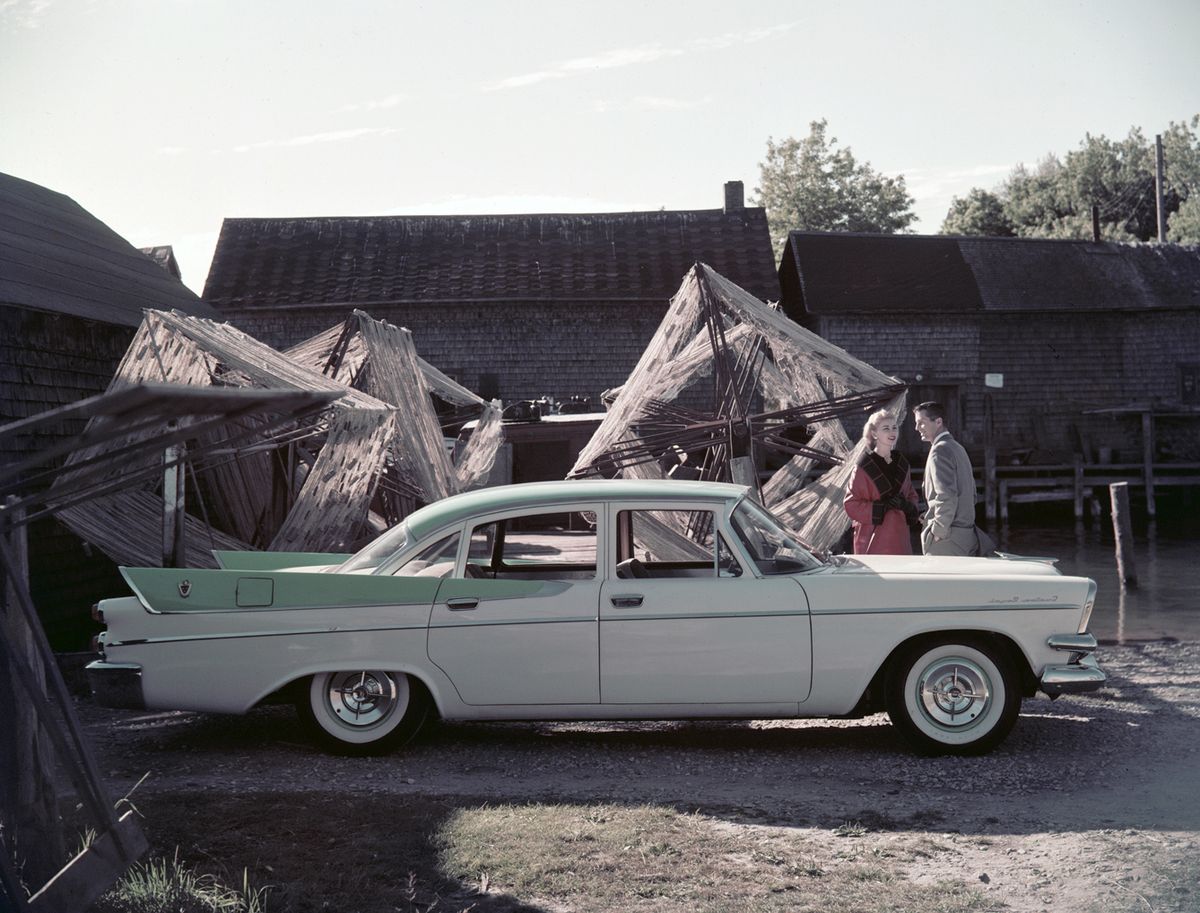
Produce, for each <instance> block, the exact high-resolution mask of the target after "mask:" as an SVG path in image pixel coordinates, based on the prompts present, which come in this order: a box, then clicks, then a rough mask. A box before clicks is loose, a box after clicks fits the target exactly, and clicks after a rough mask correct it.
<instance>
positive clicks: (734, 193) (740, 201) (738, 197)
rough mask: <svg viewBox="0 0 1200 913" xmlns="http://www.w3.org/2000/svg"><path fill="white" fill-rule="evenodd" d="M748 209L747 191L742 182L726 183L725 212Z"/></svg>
mask: <svg viewBox="0 0 1200 913" xmlns="http://www.w3.org/2000/svg"><path fill="white" fill-rule="evenodd" d="M745 208H746V191H745V189H744V188H743V187H742V182H741V181H726V182H725V211H726V212H732V211H733V210H735V209H745Z"/></svg>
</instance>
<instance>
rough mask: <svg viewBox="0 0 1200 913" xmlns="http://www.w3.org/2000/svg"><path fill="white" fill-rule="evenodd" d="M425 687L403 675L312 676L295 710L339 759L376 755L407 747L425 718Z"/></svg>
mask: <svg viewBox="0 0 1200 913" xmlns="http://www.w3.org/2000/svg"><path fill="white" fill-rule="evenodd" d="M429 704H430V701H429V696H428V694H427V693H426V692H425V689H424V687H423V686H422V685H421V684H420V683H419V682H416V681H414V680H412V679H410V678H409V677H408V676H407V675H405V674H404V673H403V672H382V671H378V670H374V669H358V670H352V671H345V672H323V673H321V674H319V675H314V676H313V677H312V680H311V681H310V682H309V686H308V688H307V689H305V691H304V694H303V696H302V697H301V698H300V700H298V701H297V704H296V708H297V710H298V711H299V713H300V717H301V719H303V720H304V721H305V722H306V723H307V724H308V726H309V728H310V730H311V731H312V732H313V734H314V735H315V736H316V737H317V738H318V739H319V740H320V741H321V742H323V743H324V744H325V745H326V746H327V747H329V748H331V749H332V750H334V751H337V752H339V753H341V754H357V755H361V754H378V753H382V752H385V751H390V750H392V749H395V748H399V747H400V746H401V745H404V744H406V743H407V742H409V741H410V740H411V739H412V737H413V736H414V735H416V734H417V731H418V730H419V729H420V728H421V726H422V724H423V723H424V722H425V719H426V717H427V716H428V715H429Z"/></svg>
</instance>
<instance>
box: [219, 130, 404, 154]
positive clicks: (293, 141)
mask: <svg viewBox="0 0 1200 913" xmlns="http://www.w3.org/2000/svg"><path fill="white" fill-rule="evenodd" d="M398 132H399V130H398V128H396V127H356V128H354V129H352V130H331V131H329V132H328V133H309V134H306V135H304V136H293V137H290V138H289V139H269V140H263V141H262V142H258V143H245V144H243V145H241V146H234V147H233V151H234V152H251V151H254V150H256V149H279V148H286V147H292V146H312V145H316V144H317V143H344V142H347V141H349V140H356V139H362V138H363V137H365V136H387V135H388V134H389V133H398Z"/></svg>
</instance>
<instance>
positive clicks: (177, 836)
mask: <svg viewBox="0 0 1200 913" xmlns="http://www.w3.org/2000/svg"><path fill="white" fill-rule="evenodd" d="M213 798H214V797H213V796H212V795H211V794H210V793H205V792H187V793H183V792H180V793H157V794H154V795H150V796H143V797H142V800H141V802H140V803H139V809H140V810H141V812H142V813H143V815H144V816H145V821H144V830H145V832H146V834H147V836H148V837H149V839H150V840H151V844H152V854H153V855H152V857H151V858H155V857H158V858H159V859H163V858H166V857H175V848H176V847H178V857H177V859H178V860H184V861H185V862H186V863H187V864H188V865H192V866H195V867H196V868H195V869H188V868H187V867H186V866H181V869H182V871H181V872H176V873H175V874H170V875H169V877H159V876H156V877H157V878H158V880H160V881H167V882H177V883H182V882H184V881H185V880H186V878H187V877H188V876H186V875H185V874H183V873H184V872H186V871H190V872H191V873H192V876H194V877H195V879H196V883H197V884H198V885H199V886H200V887H201V888H202V889H204V890H207V891H209V892H210V893H211V895H212V896H218V895H219V896H220V897H223V898H224V902H226V903H228V904H236V903H237V902H238V897H240V898H241V903H242V906H241V907H238V906H236V905H230V906H225V907H221V906H209V907H204V906H196V905H193V906H186V905H184V904H183V903H182V902H180V903H179V904H174V903H162V904H159V905H157V906H140V907H139V906H136V905H135V904H134V902H133V901H132V894H131V893H127V894H126V900H125V901H123V905H116V904H110V905H109V906H107V907H96V908H94V909H93V913H101V911H103V913H142V911H143V910H144V911H149V910H151V909H154V910H181V911H185V913H210V911H212V913H285V911H286V913H329V911H339V913H345V911H355V913H459V911H465V910H468V909H470V910H471V911H472V913H545V911H547V910H551V909H562V908H567V909H575V910H605V911H606V913H643V911H645V913H649V911H654V913H659V911H662V913H672V911H681V913H682V911H687V913H693V911H695V913H743V911H745V913H749V911H754V913H777V911H778V913H782V911H785V910H786V911H789V913H793V911H795V913H804V911H811V913H816V911H822V913H825V911H827V913H851V911H853V913H965V911H974V910H981V909H984V908H986V904H985V902H984V898H983V895H982V894H981V893H980V892H979V891H977V890H975V889H972V888H969V887H967V886H965V885H962V884H941V885H936V886H926V885H916V884H912V883H910V882H908V881H906V880H905V879H904V877H903V875H902V871H901V866H902V865H903V861H904V859H905V858H906V857H908V856H909V855H910V852H909V849H908V847H909V844H910V843H913V842H915V841H916V839H917V838H916V837H915V835H914V836H913V837H911V838H909V837H906V836H901V835H896V834H888V835H876V834H874V833H872V832H867V831H866V830H865V829H864V831H863V833H862V834H859V833H858V829H857V828H851V829H850V830H851V831H852V833H851V834H848V835H847V837H841V838H839V837H835V836H834V835H833V834H832V832H831V831H829V830H824V831H818V830H804V831H791V830H784V829H780V828H763V827H745V826H740V825H737V824H735V823H732V822H730V821H727V820H724V819H721V818H716V817H709V816H706V815H701V814H686V813H681V812H678V811H676V810H675V809H674V808H670V807H662V806H652V805H639V806H625V805H616V804H581V805H558V804H527V805H480V804H479V803H476V802H471V801H470V800H467V799H457V798H456V799H453V800H441V799H433V798H428V797H419V796H401V795H372V794H362V793H358V794H356V793H355V792H354V787H353V784H352V783H348V785H347V787H346V792H345V793H344V794H334V793H321V794H313V793H284V792H279V793H253V794H242V795H239V796H237V797H236V798H230V799H227V800H225V801H212V800H213ZM877 838H878V839H877ZM882 841H886V843H883V842H882ZM200 871H203V872H211V873H213V875H212V876H211V877H208V876H204V875H200V874H198V872H200ZM168 874H169V873H168ZM224 885H244V888H243V889H241V890H236V889H235V890H231V889H228V888H225V887H223V886H224ZM251 886H259V887H256V888H252V887H251ZM222 892H224V893H222ZM251 902H253V903H255V904H257V906H255V907H251V906H250V905H249V904H250V903H251Z"/></svg>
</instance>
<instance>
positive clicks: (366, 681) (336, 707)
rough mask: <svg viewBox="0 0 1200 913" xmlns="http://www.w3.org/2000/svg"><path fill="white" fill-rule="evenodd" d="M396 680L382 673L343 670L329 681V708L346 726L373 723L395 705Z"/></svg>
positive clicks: (382, 717) (390, 710)
mask: <svg viewBox="0 0 1200 913" xmlns="http://www.w3.org/2000/svg"><path fill="white" fill-rule="evenodd" d="M396 700H397V694H396V683H395V681H394V680H393V679H392V677H391V676H390V675H387V674H386V673H383V672H345V673H339V674H338V675H335V676H333V678H332V679H331V680H330V682H329V707H330V709H332V710H333V712H334V714H335V715H336V716H337V717H338V719H339V720H341V721H342V722H343V723H345V724H346V725H347V726H355V727H366V726H374V725H375V724H376V723H378V722H379V721H380V720H383V719H386V718H387V716H388V715H389V714H390V713H391V712H392V711H393V710H394V709H395V707H396Z"/></svg>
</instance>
